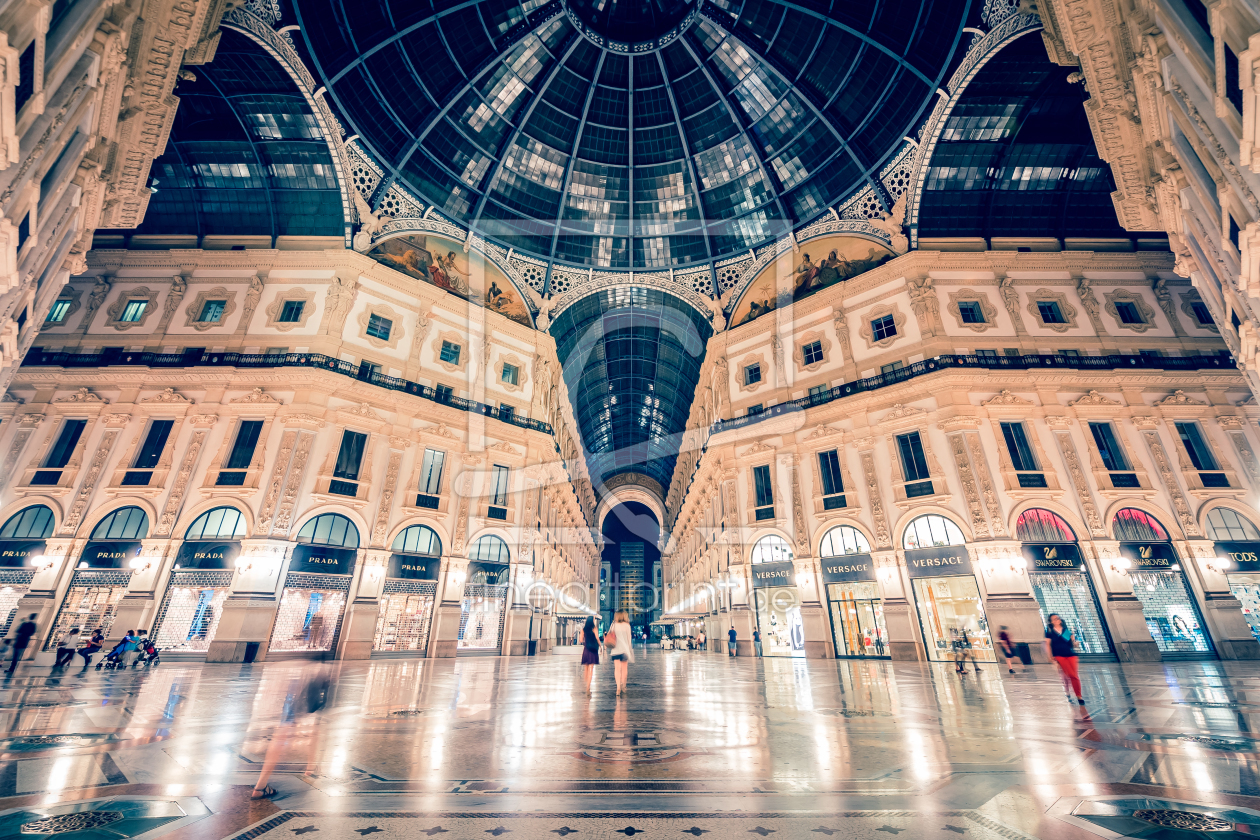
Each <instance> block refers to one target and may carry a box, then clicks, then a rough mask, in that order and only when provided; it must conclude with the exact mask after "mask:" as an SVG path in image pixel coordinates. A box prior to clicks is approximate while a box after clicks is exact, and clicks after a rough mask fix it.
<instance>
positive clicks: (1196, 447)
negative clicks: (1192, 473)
mask: <svg viewBox="0 0 1260 840" xmlns="http://www.w3.org/2000/svg"><path fill="white" fill-rule="evenodd" d="M1176 426H1177V434H1178V435H1179V436H1180V437H1181V445H1182V446H1184V447H1185V448H1186V454H1187V455H1189V456H1190V463H1191V464H1193V465H1194V468H1195V469H1196V470H1198V471H1199V480H1200V481H1202V482H1203V486H1204V487H1228V486H1229V479H1228V478H1227V477H1226V476H1225V473H1223V472H1221V471H1220V465H1219V464H1217V463H1216V456H1214V455H1213V454H1212V449H1211V447H1209V446H1208V443H1207V441H1206V440H1204V439H1203V431H1202V430H1201V429H1200V428H1199V424H1198V423H1194V422H1181V423H1177V424H1176Z"/></svg>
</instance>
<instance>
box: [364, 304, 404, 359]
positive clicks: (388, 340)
mask: <svg viewBox="0 0 1260 840" xmlns="http://www.w3.org/2000/svg"><path fill="white" fill-rule="evenodd" d="M373 315H375V316H376V317H377V318H378V319H384V320H386V321H388V322H389V332H388V334H387V337H385V338H381V337H380V336H378V335H372V334H371V333H369V332H368V326H369V325H370V324H371V323H372V316H373ZM404 333H405V330H404V329H403V322H402V315H400V314H399V313H398V312H395V311H394V308H393V307H392V306H389V305H387V304H384V303H369V304H367V306H365V307H363V309H362V310H360V311H359V338H362V339H365V340H366V341H367V343H368V344H371V345H372V346H373V347H379V348H382V349H384V348H388V349H390V350H393V349H394V348H396V347H397V346H398V342H399V341H401V340H402V337H403V334H404Z"/></svg>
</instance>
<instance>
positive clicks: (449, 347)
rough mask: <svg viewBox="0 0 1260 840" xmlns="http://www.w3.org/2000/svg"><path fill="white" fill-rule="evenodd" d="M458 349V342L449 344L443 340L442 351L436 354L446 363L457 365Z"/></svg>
mask: <svg viewBox="0 0 1260 840" xmlns="http://www.w3.org/2000/svg"><path fill="white" fill-rule="evenodd" d="M459 350H460V346H459V345H458V344H451V343H450V342H449V341H443V342H442V352H441V353H439V354H438V358H439V359H441V360H442V361H444V362H446V363H447V364H448V365H457V364H459Z"/></svg>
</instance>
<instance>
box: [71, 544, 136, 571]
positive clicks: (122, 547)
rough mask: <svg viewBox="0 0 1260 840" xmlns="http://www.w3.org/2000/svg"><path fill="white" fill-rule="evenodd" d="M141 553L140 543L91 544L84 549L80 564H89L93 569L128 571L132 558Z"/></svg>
mask: <svg viewBox="0 0 1260 840" xmlns="http://www.w3.org/2000/svg"><path fill="white" fill-rule="evenodd" d="M139 553H140V541H139V540H136V541H134V542H90V543H88V544H87V545H86V546H84V547H83V553H82V554H80V555H79V559H78V561H77V562H76V563H75V565H76V566H77V565H79V563H87V564H88V568H91V569H126V568H129V566H128V564H129V563H130V562H131V558H133V557H135V556H136V555H137V554H139Z"/></svg>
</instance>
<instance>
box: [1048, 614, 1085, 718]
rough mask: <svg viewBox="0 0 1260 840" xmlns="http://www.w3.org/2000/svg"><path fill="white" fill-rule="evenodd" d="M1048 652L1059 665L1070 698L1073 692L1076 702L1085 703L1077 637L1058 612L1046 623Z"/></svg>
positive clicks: (1051, 615) (1069, 698)
mask: <svg viewBox="0 0 1260 840" xmlns="http://www.w3.org/2000/svg"><path fill="white" fill-rule="evenodd" d="M1046 653H1047V654H1049V655H1050V658H1052V659H1053V660H1054V661H1055V664H1056V665H1058V666H1059V674H1060V676H1062V677H1063V687H1064V688H1065V689H1066V690H1067V691H1068V700H1069V701H1070V700H1071V699H1072V693H1075V694H1076V702H1077V703H1079V704H1081V705H1082V706H1084V705H1085V698H1084V697H1082V696H1081V677H1080V673H1079V671H1078V670H1077V666H1078V665H1079V659H1078V658H1077V656H1076V639H1075V638H1073V636H1072V630H1071V629H1070V628H1069V627H1068V626H1067V625H1066V624H1064V623H1063V618H1062V617H1061V616H1060V615H1059V614H1058V613H1051V614H1050V619H1049V621H1048V622H1047V624H1046Z"/></svg>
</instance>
